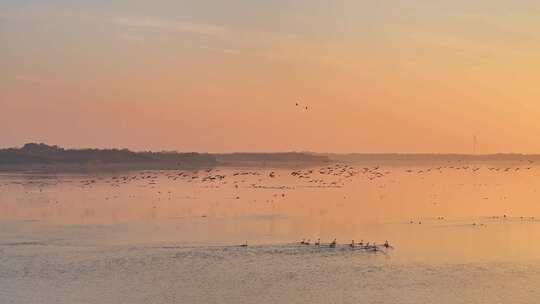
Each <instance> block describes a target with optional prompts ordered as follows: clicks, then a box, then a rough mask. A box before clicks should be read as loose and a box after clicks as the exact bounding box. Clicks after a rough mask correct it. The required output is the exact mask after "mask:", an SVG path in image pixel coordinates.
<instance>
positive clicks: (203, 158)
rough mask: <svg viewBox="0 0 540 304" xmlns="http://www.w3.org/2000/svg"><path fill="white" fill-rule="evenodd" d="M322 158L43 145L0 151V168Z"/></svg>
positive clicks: (163, 165) (169, 166)
mask: <svg viewBox="0 0 540 304" xmlns="http://www.w3.org/2000/svg"><path fill="white" fill-rule="evenodd" d="M328 161H329V158H328V157H326V156H316V155H312V154H308V153H297V152H286V153H230V154H209V153H193V152H191V153H180V152H133V151H130V150H128V149H64V148H61V147H58V146H50V145H47V144H43V143H39V144H38V143H28V144H25V145H24V146H23V147H22V148H8V149H0V166H4V167H6V166H7V167H13V166H16V167H19V168H24V167H25V166H26V167H29V166H36V165H44V166H47V167H60V166H61V165H67V166H94V167H97V168H99V167H122V168H137V169H143V168H144V169H174V168H179V167H211V166H217V165H235V164H246V163H250V164H265V163H283V164H290V163H312V162H328Z"/></svg>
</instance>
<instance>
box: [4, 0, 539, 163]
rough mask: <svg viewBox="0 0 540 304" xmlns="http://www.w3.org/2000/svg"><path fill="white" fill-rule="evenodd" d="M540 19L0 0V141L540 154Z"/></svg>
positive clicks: (436, 6)
mask: <svg viewBox="0 0 540 304" xmlns="http://www.w3.org/2000/svg"><path fill="white" fill-rule="evenodd" d="M539 29H540V2H538V1H525V0H522V1H501V0H477V1H470V0H469V1H465V0H454V1H440V0H422V1H421V0H407V1H405V0H396V1H358V0H351V1H319V0H298V1H283V0H272V1H262V0H228V1H209V0H189V1H178V0H174V1H173V0H168V1H167V0H156V1H136V0H125V1H111V0H94V1H83V0H48V1H47V0H3V1H0V68H1V73H0V147H11V146H20V145H22V144H24V143H25V142H35V141H37V142H46V143H50V144H57V145H61V146H65V147H127V148H131V149H134V150H146V149H152V150H179V151H210V152H230V151H291V150H296V151H305V150H309V151H317V152H458V153H470V152H471V151H472V138H473V135H476V136H477V137H478V150H479V152H480V153H493V152H524V153H540V84H539V83H540V31H539ZM296 102H298V103H299V104H300V106H296V105H295V103H296ZM305 106H308V110H307V111H306V110H305V108H304V107H305Z"/></svg>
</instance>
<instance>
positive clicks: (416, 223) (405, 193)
mask: <svg viewBox="0 0 540 304" xmlns="http://www.w3.org/2000/svg"><path fill="white" fill-rule="evenodd" d="M539 190H540V167H536V166H535V165H534V164H529V163H527V162H520V163H514V164H462V163H451V164H448V163H446V164H438V165H431V166H427V165H407V166H405V165H402V166H395V165H392V166H391V165H376V164H362V165H358V164H355V165H334V164H332V165H327V166H317V167H307V168H297V169H287V168H258V169H254V168H216V169H213V170H211V171H210V172H207V171H206V170H200V171H197V172H194V171H133V172H122V173H110V172H109V173H87V174H50V173H49V174H46V173H39V172H37V173H36V172H34V173H28V172H27V173H6V172H4V173H2V174H0V303H308V302H309V303H537V301H538V299H540V290H539V289H538V286H540V246H538V243H539V241H540V192H538V191H539ZM319 238H320V239H321V242H323V243H328V242H330V241H332V240H333V239H334V238H336V239H337V242H338V243H339V244H340V245H338V246H337V248H335V249H332V248H326V247H322V248H318V247H315V246H313V245H310V246H306V245H300V244H298V242H299V241H301V240H302V239H306V240H308V239H310V241H311V243H313V242H314V241H315V240H317V239H319ZM352 240H354V241H355V242H357V243H358V242H360V241H363V242H368V241H369V242H377V243H379V244H382V243H383V242H384V241H385V240H388V241H389V242H390V243H391V244H392V245H393V246H394V249H389V250H384V251H381V252H366V251H364V250H351V249H350V248H349V247H348V246H347V244H349V243H351V241H352ZM245 242H247V243H248V245H249V246H248V247H247V248H244V247H239V246H238V245H240V244H243V243H245Z"/></svg>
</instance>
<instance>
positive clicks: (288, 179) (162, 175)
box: [0, 161, 535, 226]
mask: <svg viewBox="0 0 540 304" xmlns="http://www.w3.org/2000/svg"><path fill="white" fill-rule="evenodd" d="M533 163H534V161H527V162H526V164H520V165H517V166H516V165H515V166H489V165H483V166H473V165H463V164H460V163H458V164H456V162H455V163H449V164H446V165H439V166H423V167H414V168H416V169H413V167H409V168H407V167H399V166H392V167H391V166H386V167H382V166H379V165H375V166H366V165H364V166H359V165H353V164H352V163H337V164H326V165H324V166H319V167H316V166H312V167H304V168H290V169H284V168H281V169H279V170H278V169H269V168H264V169H261V168H256V169H255V168H254V169H237V168H222V167H220V168H206V169H198V170H161V171H148V170H145V171H133V172H130V173H126V174H121V175H120V174H110V173H109V174H106V173H99V174H95V175H83V176H82V178H73V176H67V177H66V176H62V175H58V176H56V175H30V174H29V175H18V179H0V187H3V186H9V185H13V184H15V185H20V186H23V189H24V191H25V194H27V193H30V192H35V191H36V189H39V192H42V191H43V189H46V187H47V186H54V185H58V184H71V185H74V186H76V187H81V188H83V189H88V190H90V189H92V188H94V187H103V186H110V187H114V188H116V187H122V186H125V185H129V184H133V186H135V187H141V188H148V189H155V190H153V191H155V192H153V191H152V190H148V191H147V190H145V193H146V194H148V193H155V194H157V197H156V200H155V201H153V204H154V206H153V208H154V209H155V208H157V207H158V201H159V200H162V199H166V200H167V199H168V200H172V199H175V198H180V199H194V198H195V197H193V196H189V195H187V194H188V193H186V192H185V190H186V188H175V183H177V182H178V183H182V184H184V185H189V184H193V185H194V187H201V188H221V187H229V188H230V190H228V191H227V192H226V193H227V195H230V196H227V197H226V199H232V200H242V199H243V195H244V193H245V192H243V191H242V189H252V190H267V191H264V192H263V193H264V195H266V196H257V197H256V198H255V199H254V198H253V197H251V198H249V199H250V202H261V201H262V202H267V203H274V202H276V201H278V200H283V199H285V198H286V197H287V196H288V192H289V191H292V190H295V189H296V188H298V187H302V188H342V187H344V186H346V184H347V183H349V182H351V181H353V180H358V179H359V178H363V179H364V180H365V181H367V182H376V184H375V185H376V186H377V188H378V189H384V188H385V187H386V185H387V184H388V183H391V182H393V181H395V180H399V178H401V177H400V176H399V175H401V176H403V175H404V174H405V175H410V174H414V175H417V176H419V177H420V178H422V179H423V178H424V177H425V176H426V175H427V174H435V173H443V172H469V173H471V174H477V173H478V172H481V171H484V172H490V174H511V173H514V174H517V173H518V172H520V171H528V170H532V169H533V168H535V167H533V166H532V164H533ZM391 175H397V177H395V178H394V179H385V178H387V177H389V176H391ZM165 180H166V181H168V183H167V184H166V185H165V186H163V185H162V183H163V182H164V181H165ZM178 189H182V190H178ZM188 190H189V189H188ZM384 191H385V190H381V191H380V192H381V193H382V194H381V196H380V197H381V199H383V198H384ZM177 193H181V195H182V196H181V197H175V196H174V195H175V194H177ZM347 193H348V192H343V194H345V195H348V194H347ZM270 195H271V196H270ZM127 197H128V198H135V197H136V192H132V193H129V194H127ZM125 198H126V192H124V191H114V192H112V193H111V195H108V196H106V197H104V199H105V200H114V199H125ZM261 198H262V199H261ZM344 198H346V196H344ZM432 199H433V200H436V199H437V197H433V198H432ZM484 199H487V198H484ZM54 202H55V203H56V204H58V203H59V202H61V198H55V200H54ZM433 204H436V202H433ZM201 216H202V217H207V215H206V214H201ZM494 218H495V217H494ZM500 218H501V219H510V217H507V216H506V215H504V216H500ZM519 219H520V220H521V221H534V220H535V218H534V217H532V216H521V217H520V218H519ZM437 220H445V217H442V216H440V217H437ZM410 224H422V220H410ZM472 225H473V226H484V224H482V223H476V222H474V223H472Z"/></svg>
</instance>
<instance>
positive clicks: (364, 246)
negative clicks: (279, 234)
mask: <svg viewBox="0 0 540 304" xmlns="http://www.w3.org/2000/svg"><path fill="white" fill-rule="evenodd" d="M295 244H296V245H300V246H311V247H316V248H338V247H344V248H350V249H353V250H362V251H369V252H379V251H383V250H388V249H394V247H393V246H392V245H390V243H389V242H388V241H385V242H384V243H383V244H382V245H377V243H375V242H371V243H370V242H364V240H361V241H360V242H359V243H356V242H355V241H354V240H352V241H351V242H350V243H349V244H343V245H340V244H338V242H337V239H334V240H333V241H332V242H330V243H321V239H320V238H319V239H317V241H315V242H310V239H308V240H307V241H306V239H302V240H301V241H300V242H298V243H295ZM240 247H244V248H246V247H248V242H247V241H246V242H245V243H244V244H242V245H240Z"/></svg>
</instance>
